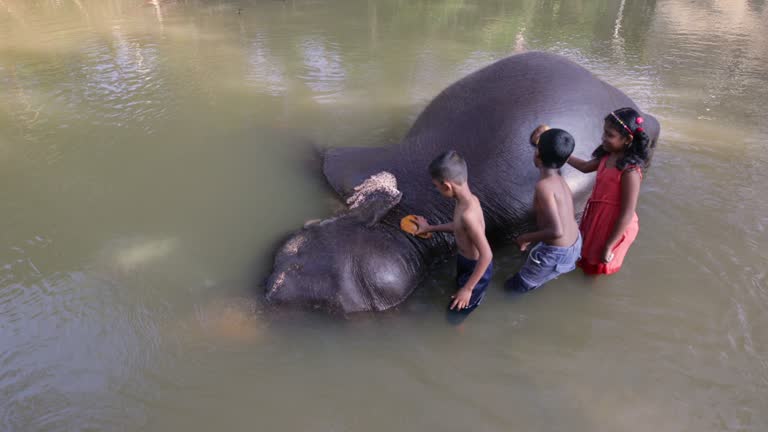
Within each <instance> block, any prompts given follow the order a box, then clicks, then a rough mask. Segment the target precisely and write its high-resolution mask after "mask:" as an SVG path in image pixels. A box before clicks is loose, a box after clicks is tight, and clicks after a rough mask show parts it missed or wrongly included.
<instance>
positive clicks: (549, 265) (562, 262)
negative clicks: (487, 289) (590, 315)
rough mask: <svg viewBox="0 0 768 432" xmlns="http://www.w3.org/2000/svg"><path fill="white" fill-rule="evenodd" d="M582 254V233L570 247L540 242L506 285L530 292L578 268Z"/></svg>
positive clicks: (513, 288)
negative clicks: (577, 264)
mask: <svg viewBox="0 0 768 432" xmlns="http://www.w3.org/2000/svg"><path fill="white" fill-rule="evenodd" d="M580 256H581V234H579V238H577V239H576V242H575V243H574V244H573V245H571V246H569V247H560V246H550V245H548V244H546V243H539V244H537V245H536V246H534V248H533V249H531V251H530V252H529V253H528V259H526V260H525V264H523V266H522V267H521V268H520V271H518V272H517V274H515V275H514V276H512V277H511V278H509V279H507V281H506V282H505V283H504V287H505V288H506V289H508V290H513V291H517V292H528V291H531V290H533V289H536V288H538V287H540V286H542V285H544V284H545V283H547V282H549V281H551V280H552V279H555V278H556V277H558V276H560V275H561V274H565V273H568V272H570V271H572V270H573V269H575V268H576V261H578V260H579V257H580Z"/></svg>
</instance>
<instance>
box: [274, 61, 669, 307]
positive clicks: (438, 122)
mask: <svg viewBox="0 0 768 432" xmlns="http://www.w3.org/2000/svg"><path fill="white" fill-rule="evenodd" d="M621 107H632V108H635V109H637V110H638V111H640V110H639V109H638V108H637V106H636V105H635V104H634V102H632V100H631V99H629V97H627V96H626V95H625V94H624V93H622V92H621V91H619V90H618V89H616V88H614V87H612V86H610V85H609V84H607V83H605V82H603V81H601V80H599V79H598V78H596V77H595V76H594V75H593V74H592V73H590V72H589V71H587V70H586V69H584V68H582V67H581V66H579V65H577V64H575V63H573V62H571V61H570V60H567V59H565V58H563V57H560V56H557V55H554V54H547V53H541V52H530V53H525V54H519V55H515V56H512V57H508V58H505V59H502V60H499V61H497V62H495V63H493V64H491V65H489V66H487V67H485V68H483V69H481V70H479V71H477V72H474V73H472V74H470V75H468V76H467V77H465V78H463V79H461V80H459V81H458V82H456V83H454V84H453V85H451V86H449V87H448V88H447V89H445V90H444V91H443V92H441V93H440V94H439V95H438V96H437V97H436V98H435V99H434V100H433V101H432V102H431V103H430V104H429V105H428V106H427V107H426V108H425V109H424V111H423V112H422V113H421V114H420V115H419V117H418V118H417V119H416V122H415V123H414V125H413V126H412V128H411V129H410V131H409V132H408V134H407V135H406V136H405V138H404V139H403V140H402V142H400V143H399V144H397V145H394V146H391V147H385V148H335V149H330V150H328V151H326V153H325V155H324V163H323V172H324V174H325V176H326V178H327V180H328V182H329V184H330V185H331V186H332V187H333V189H334V190H335V191H336V192H337V193H338V194H339V195H340V196H341V197H342V198H344V199H348V202H349V203H350V208H349V210H348V211H346V212H344V213H342V214H341V215H339V216H336V217H333V218H330V219H326V220H324V221H321V222H319V223H315V224H312V225H308V226H306V227H304V228H303V229H301V230H299V231H298V232H296V233H295V234H294V235H293V236H292V237H291V238H290V239H289V240H288V241H287V242H286V243H285V244H284V245H283V247H282V248H281V249H280V250H279V251H278V253H277V256H276V258H275V266H274V270H273V273H272V275H271V276H270V278H269V280H268V282H267V293H266V296H267V300H268V301H269V302H270V303H273V304H294V305H310V306H316V307H317V306H322V307H325V308H328V309H335V310H340V311H342V312H359V311H380V310H385V309H388V308H391V307H393V306H396V305H397V304H399V303H401V302H402V301H403V300H405V299H406V298H407V297H408V295H410V294H411V292H413V290H414V289H415V288H416V287H417V286H418V284H419V282H420V281H421V279H422V277H423V275H424V273H425V272H426V269H427V267H428V265H429V264H430V263H431V262H432V261H433V260H435V259H439V258H442V257H444V256H445V255H447V254H449V253H451V252H452V250H453V239H452V237H451V236H449V235H444V234H440V235H435V236H433V237H432V238H431V239H430V240H422V239H418V238H415V237H412V236H411V235H409V234H406V233H404V232H402V231H401V230H400V228H399V221H400V219H401V218H402V217H403V216H405V215H408V214H421V215H424V216H425V217H427V219H428V220H430V221H431V222H432V223H444V222H446V221H448V220H450V218H451V217H452V211H453V203H452V202H450V201H449V200H446V199H444V198H442V197H441V196H440V195H439V193H438V192H437V191H435V190H434V187H433V185H432V183H431V181H430V178H429V174H428V171H427V166H428V165H429V163H430V161H432V159H434V158H435V157H436V156H437V155H439V154H440V153H442V152H443V151H445V150H448V149H454V150H457V151H458V152H459V153H460V154H461V155H462V156H463V157H464V158H465V159H466V161H467V165H468V170H469V185H470V188H471V189H472V191H473V193H474V194H475V195H477V197H478V198H479V199H480V202H481V203H482V206H483V211H484V214H485V219H486V227H487V234H488V237H489V239H491V241H492V242H494V241H499V240H503V239H507V238H511V237H515V236H517V235H519V234H520V233H522V232H525V231H527V230H529V229H531V228H532V224H533V218H532V198H533V190H534V184H535V182H536V180H537V178H538V170H537V168H535V166H534V165H533V162H532V157H533V148H532V147H531V146H530V144H529V142H528V141H529V136H530V133H531V131H532V130H533V129H534V128H535V127H536V126H537V125H539V124H542V123H544V124H548V125H551V126H552V127H558V128H561V129H565V130H567V131H568V132H570V133H571V134H572V135H573V137H574V138H575V141H576V149H575V151H574V155H576V156H579V157H582V158H588V157H589V155H590V154H591V152H592V151H593V150H594V148H595V147H596V146H597V145H598V144H599V143H600V142H601V134H602V128H603V118H604V117H605V116H606V114H607V113H609V112H610V111H613V110H615V109H618V108H621ZM644 117H645V118H646V119H647V120H646V121H647V123H646V128H645V129H646V132H647V133H648V135H649V136H650V137H651V140H652V147H655V144H656V140H657V138H658V135H659V129H660V127H659V124H658V122H657V121H656V119H655V118H653V117H652V116H650V115H648V114H644ZM563 175H564V176H565V178H566V180H567V181H568V183H569V185H570V186H571V188H572V190H573V192H574V199H575V204H576V208H577V211H580V209H582V208H583V205H584V202H585V201H586V198H587V197H588V195H589V192H590V189H591V185H592V182H593V180H594V179H593V177H592V176H585V175H583V174H581V173H577V172H576V171H575V170H573V169H572V168H570V167H564V168H563Z"/></svg>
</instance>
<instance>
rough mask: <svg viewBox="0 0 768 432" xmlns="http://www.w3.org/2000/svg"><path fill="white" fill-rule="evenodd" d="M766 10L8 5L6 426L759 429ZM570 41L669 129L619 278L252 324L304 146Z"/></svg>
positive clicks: (293, 222)
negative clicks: (466, 311) (463, 304)
mask: <svg viewBox="0 0 768 432" xmlns="http://www.w3.org/2000/svg"><path fill="white" fill-rule="evenodd" d="M767 9H768V6H767V5H766V4H765V2H764V1H762V0H729V1H718V0H713V1H701V2H693V3H692V2H689V1H682V0H659V1H645V0H633V1H621V0H583V1H574V2H560V1H542V2H536V1H531V0H517V1H510V2H501V1H491V0H488V1H476V2H470V1H460V0H450V1H421V0H415V1H407V2H404V1H374V0H369V1H342V0H339V1H324V0H317V1H292V0H287V1H245V0H244V1H240V2H237V1H194V0H190V1H178V2H170V1H148V2H146V3H143V2H142V1H141V0H135V1H133V0H132V1H127V0H126V1H122V0H99V1H95V0H94V1H89V0H56V1H54V0H49V1H45V0H38V1H26V0H0V179H1V180H0V214H2V218H0V224H1V225H0V227H1V229H0V348H1V349H0V430H2V431H72V430H88V431H91V430H92V431H102V430H109V431H111V430H118V431H119V430H125V431H167V430H185V431H208V430H229V431H246V430H247V431H251V430H291V431H357V430H365V431H379V430H381V431H385V430H386V431H389V430H393V429H395V430H413V431H423V430H475V431H502V430H504V431H507V430H526V431H560V430H569V431H648V430H654V431H731V430H732V431H736V430H739V431H764V430H767V429H768V414H766V408H768V330H766V328H768V286H767V285H766V271H767V269H768V265H767V264H766V263H767V262H768V248H767V247H766V246H768V234H767V233H766V228H767V227H768V216H766V215H767V214H768V192H766V187H765V185H766V184H767V183H768V174H766V168H768V157H767V156H766V154H765V146H766V144H765V143H766V141H768V122H766V120H768V118H767V117H766V114H765V108H764V103H765V101H766V100H768V74H767V73H766V66H768V24H767V23H768V11H767ZM530 49H538V50H546V51H551V52H557V53H561V54H564V55H566V56H568V57H570V58H571V59H574V60H576V61H578V62H580V63H581V64H583V65H585V66H586V67H588V68H589V69H591V70H592V71H594V72H595V73H596V74H598V75H599V76H601V77H602V78H603V79H605V80H607V81H608V82H610V83H612V84H614V85H616V86H618V87H620V88H622V89H624V90H625V91H626V92H627V93H628V94H630V95H631V96H632V97H633V98H634V99H635V100H636V101H637V102H638V103H639V104H640V105H641V106H642V107H644V108H645V109H646V110H647V111H650V112H652V113H653V114H655V115H656V116H657V117H658V118H659V119H660V120H661V121H662V124H663V127H664V129H663V137H662V140H661V144H660V147H659V150H658V151H657V153H656V157H655V160H654V166H653V169H652V170H651V171H650V172H649V173H648V175H647V177H646V180H645V181H644V183H643V189H642V195H641V199H640V203H639V216H640V223H641V233H640V236H639V238H638V240H637V242H636V245H635V246H634V247H633V249H632V251H631V252H630V255H629V257H628V261H627V265H626V266H625V268H624V270H623V271H622V273H621V274H619V275H617V276H615V277H611V278H605V279H599V280H597V281H591V280H589V279H586V278H584V277H583V276H581V275H580V274H578V273H573V274H570V275H568V276H566V277H563V278H561V279H559V280H557V281H555V282H553V283H551V284H550V285H548V286H547V287H546V288H544V289H542V290H540V291H538V292H535V293H532V294H531V295H528V296H524V297H519V298H507V297H505V295H504V294H503V292H502V291H501V289H500V287H501V282H502V281H503V279H504V277H505V276H507V275H509V274H510V273H512V272H514V270H515V269H516V268H517V267H518V266H519V265H520V257H519V254H518V253H517V252H516V251H515V248H513V247H507V248H502V249H500V250H499V251H497V253H496V265H497V269H498V271H497V277H496V279H495V282H494V286H493V289H491V292H490V297H489V298H488V301H487V302H486V303H485V304H484V305H483V307H482V308H481V309H480V310H478V312H477V313H476V314H474V315H473V316H472V317H471V319H470V320H469V321H467V323H466V324H465V326H464V327H463V329H462V331H456V330H455V329H453V328H450V327H448V326H447V325H446V324H445V322H444V321H443V320H442V314H441V312H442V307H443V303H444V302H445V299H446V297H447V295H448V294H449V293H450V292H451V290H452V287H451V284H450V276H451V274H450V273H451V272H450V268H449V266H446V267H445V268H444V269H442V270H441V271H440V272H439V273H438V274H436V275H434V277H432V278H431V279H430V280H429V281H427V282H426V283H425V284H424V286H423V287H422V289H420V290H419V291H418V292H417V294H416V295H415V296H414V297H413V298H412V299H411V300H410V301H409V302H407V303H406V304H405V305H404V306H403V307H402V308H401V310H400V311H398V312H396V313H392V314H385V315H380V316H376V317H373V318H365V319H353V320H349V321H343V322H340V321H337V320H330V319H327V318H325V317H323V316H320V315H314V314H312V315H309V316H286V317H281V318H280V319H278V320H277V321H275V319H274V318H270V319H267V318H266V317H264V316H263V314H261V312H260V308H259V306H258V304H255V303H254V302H253V301H250V299H252V298H254V296H253V295H252V293H251V285H252V281H254V280H258V278H259V277H261V276H262V275H263V274H264V273H265V272H266V271H268V269H269V264H270V260H271V253H272V252H273V250H274V249H273V247H274V244H275V242H277V241H279V239H280V238H281V236H282V235H283V234H284V233H286V232H288V231H290V230H292V229H295V228H296V227H298V226H300V224H301V223H302V222H303V221H305V220H307V219H311V218H316V217H324V216H327V215H328V214H330V213H331V212H332V211H333V210H334V207H335V206H336V203H335V201H334V200H333V198H332V196H331V195H330V194H329V193H328V191H327V190H326V189H325V187H324V186H323V183H322V181H321V180H320V177H319V175H318V173H317V171H316V170H315V169H314V168H313V167H314V166H315V165H314V164H313V161H312V157H311V154H312V148H313V147H314V146H317V145H380V144H386V143H392V142H395V141H397V140H398V138H399V137H400V136H402V134H403V133H404V131H405V130H406V129H407V127H408V125H409V124H410V122H411V121H412V120H413V119H414V116H415V115H416V114H417V113H418V112H419V110H420V109H421V108H422V107H423V106H424V104H425V103H426V102H427V101H428V100H429V99H430V98H431V97H433V96H434V95H435V94H436V93H437V92H438V91H439V90H440V89H442V88H443V87H445V86H446V85H448V84H449V83H451V82H452V81H454V80H455V79H457V78H458V77H461V76H463V75H465V74H466V73H468V72H470V71H472V70H475V69H477V68H479V67H481V66H483V65H485V64H487V63H489V62H491V61H493V60H494V59H498V58H501V57H503V56H505V55H508V54H510V53H512V52H515V51H521V50H530Z"/></svg>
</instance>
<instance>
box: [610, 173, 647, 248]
mask: <svg viewBox="0 0 768 432" xmlns="http://www.w3.org/2000/svg"><path fill="white" fill-rule="evenodd" d="M640 180H641V177H640V173H639V172H638V171H637V170H629V171H626V172H624V174H622V175H621V207H620V208H621V210H620V211H619V218H618V219H617V220H616V225H615V226H614V227H613V232H612V233H611V235H610V236H609V237H608V241H606V242H605V250H604V251H603V257H602V258H603V262H605V263H608V262H610V261H611V259H613V249H614V248H615V247H616V244H617V243H618V242H619V239H621V236H622V235H623V234H624V231H625V230H626V229H627V227H628V226H629V224H630V223H631V222H632V217H633V216H634V215H635V208H636V207H637V198H638V196H639V195H640Z"/></svg>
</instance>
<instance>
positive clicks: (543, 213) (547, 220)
mask: <svg viewBox="0 0 768 432" xmlns="http://www.w3.org/2000/svg"><path fill="white" fill-rule="evenodd" d="M535 199H536V200H538V202H539V206H538V208H537V214H536V221H537V223H538V224H539V227H540V228H542V229H540V230H538V231H534V232H530V233H526V234H523V235H521V236H520V237H518V238H517V243H518V244H519V245H521V247H520V249H521V250H525V248H524V247H523V246H522V245H524V244H528V243H534V242H540V241H552V240H557V239H559V238H560V237H562V236H563V224H562V221H561V220H560V215H559V214H558V212H557V202H556V201H555V195H554V194H553V193H552V192H549V191H547V190H546V189H545V188H542V187H541V186H539V185H536V198H535Z"/></svg>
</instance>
